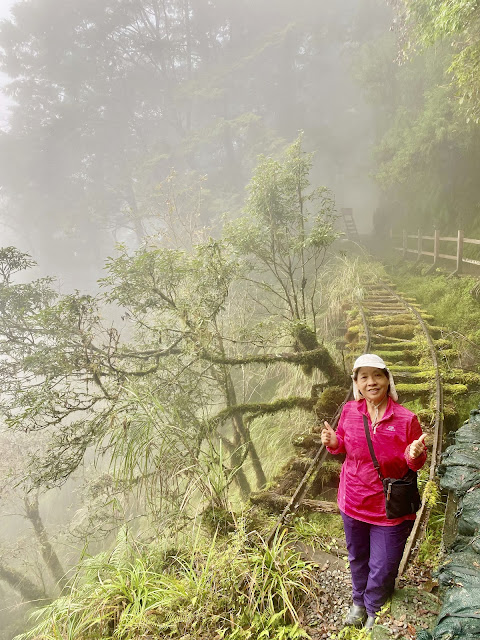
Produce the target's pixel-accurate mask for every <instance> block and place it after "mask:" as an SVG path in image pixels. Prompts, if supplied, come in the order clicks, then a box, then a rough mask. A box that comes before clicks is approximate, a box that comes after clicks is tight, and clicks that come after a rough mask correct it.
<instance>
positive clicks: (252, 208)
mask: <svg viewBox="0 0 480 640" xmlns="http://www.w3.org/2000/svg"><path fill="white" fill-rule="evenodd" d="M312 162H313V161H312V154H307V153H305V152H304V151H303V150H302V138H301V137H299V138H298V139H297V140H296V141H295V142H294V143H293V144H292V145H291V146H290V147H288V148H287V149H286V151H285V152H284V154H283V156H282V158H281V159H280V160H275V159H273V158H269V157H264V156H262V157H260V161H259V165H258V167H257V169H256V171H255V173H254V175H253V178H252V180H251V181H250V184H249V186H248V191H249V195H248V198H247V202H246V206H245V212H244V214H243V215H242V216H241V217H240V218H237V219H235V220H234V221H232V222H230V223H228V224H227V225H226V231H225V233H226V237H227V240H228V241H229V242H230V243H231V245H232V247H233V248H234V250H235V251H236V253H237V254H238V256H239V257H241V259H242V261H243V263H244V269H245V273H246V277H247V278H248V279H249V280H254V282H255V283H256V285H257V288H258V289H259V290H260V291H262V293H263V296H262V299H261V301H260V300H259V299H258V300H257V301H258V302H259V303H260V304H261V306H262V307H263V308H265V309H266V310H267V311H269V310H270V312H271V313H272V312H273V310H274V309H277V313H278V312H279V311H280V313H281V314H282V315H283V316H284V317H285V318H286V319H288V320H290V321H292V322H293V323H294V324H293V331H294V332H295V331H296V332H297V333H298V327H299V326H300V325H302V323H303V326H304V327H305V329H306V328H307V327H308V326H309V325H310V326H311V327H312V328H313V331H314V332H315V330H316V314H317V308H318V302H319V301H318V295H319V282H317V280H318V279H319V277H320V270H321V268H322V265H323V262H324V260H325V252H326V249H327V248H328V247H329V246H330V245H331V244H332V242H333V241H334V240H335V239H336V238H337V237H338V232H336V231H335V228H334V220H335V214H334V202H333V198H332V195H331V194H330V193H329V192H328V190H327V189H326V188H324V187H322V188H320V189H310V181H309V174H310V171H311V168H312ZM309 189H310V190H309ZM252 271H253V273H252ZM255 271H256V273H255ZM257 295H258V294H257Z"/></svg>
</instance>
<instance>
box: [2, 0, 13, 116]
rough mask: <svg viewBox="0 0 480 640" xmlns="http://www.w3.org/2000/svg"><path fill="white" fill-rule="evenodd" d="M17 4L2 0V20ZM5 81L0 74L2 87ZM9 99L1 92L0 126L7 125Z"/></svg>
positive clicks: (9, 0) (11, 0)
mask: <svg viewBox="0 0 480 640" xmlns="http://www.w3.org/2000/svg"><path fill="white" fill-rule="evenodd" d="M13 4H15V0H0V20H3V19H4V18H8V17H9V15H10V7H11V6H12V5H13ZM4 82H5V77H4V76H3V75H2V74H0V87H1V85H2V84H3V83H4ZM7 104H8V102H7V99H6V98H5V96H4V95H3V93H1V92H0V127H3V126H4V125H5V122H6V119H7Z"/></svg>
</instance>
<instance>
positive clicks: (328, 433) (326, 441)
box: [321, 421, 338, 449]
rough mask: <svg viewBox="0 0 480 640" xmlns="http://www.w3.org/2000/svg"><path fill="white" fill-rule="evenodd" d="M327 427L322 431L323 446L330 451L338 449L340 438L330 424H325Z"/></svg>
mask: <svg viewBox="0 0 480 640" xmlns="http://www.w3.org/2000/svg"><path fill="white" fill-rule="evenodd" d="M323 424H324V425H325V427H324V428H323V429H322V433H321V438H322V444H323V445H325V446H326V447H330V449H336V448H337V447H338V438H337V436H336V435H335V431H334V430H333V429H332V427H331V426H330V425H329V424H328V422H327V421H325V422H324V423H323Z"/></svg>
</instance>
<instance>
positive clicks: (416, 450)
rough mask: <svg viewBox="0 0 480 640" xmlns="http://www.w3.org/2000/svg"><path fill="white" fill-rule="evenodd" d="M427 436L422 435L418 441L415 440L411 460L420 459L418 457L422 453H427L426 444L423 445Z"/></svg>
mask: <svg viewBox="0 0 480 640" xmlns="http://www.w3.org/2000/svg"><path fill="white" fill-rule="evenodd" d="M426 436H427V434H426V433H422V435H421V436H420V438H419V439H418V440H414V441H413V442H412V444H411V445H410V457H411V458H418V456H421V455H422V453H423V452H424V451H425V444H424V443H423V441H424V440H425V438H426Z"/></svg>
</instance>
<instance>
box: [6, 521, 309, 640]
mask: <svg viewBox="0 0 480 640" xmlns="http://www.w3.org/2000/svg"><path fill="white" fill-rule="evenodd" d="M119 540H120V541H119V543H118V545H117V547H116V549H115V550H114V551H113V552H112V554H110V556H108V555H105V554H103V555H101V556H98V557H96V558H92V559H91V560H87V561H85V562H84V564H83V567H82V568H81V569H80V570H79V572H78V574H77V576H76V578H75V580H74V581H73V584H72V588H71V590H70V592H69V594H68V595H67V596H65V597H64V598H61V599H58V600H56V601H55V602H53V603H52V604H51V605H49V606H47V607H45V608H44V609H42V610H41V611H39V612H37V613H36V614H35V618H36V620H37V621H38V622H37V625H36V626H35V627H34V628H33V629H32V630H31V631H29V632H28V633H26V634H23V635H22V636H18V640H28V639H30V638H36V637H41V638H42V640H58V638H60V637H62V638H63V637H68V639H69V640H90V639H92V640H93V639H94V638H98V637H108V638H112V639H116V640H133V639H134V638H138V637H139V636H141V635H142V634H145V635H149V634H155V635H158V634H165V635H168V637H172V638H186V637H194V635H192V636H191V635H190V634H197V635H202V634H204V633H208V631H210V632H214V631H215V632H216V633H221V635H220V636H219V637H224V638H231V639H232V638H235V639H237V640H240V639H242V640H243V639H245V640H246V639H247V638H254V637H255V638H259V637H262V638H265V639H268V640H281V639H284V640H296V639H297V638H300V637H308V636H306V634H305V633H304V632H303V631H302V630H301V629H300V628H299V625H298V616H297V613H296V607H297V606H298V604H299V603H300V602H301V600H302V598H303V597H304V596H305V595H306V594H308V593H309V584H311V582H312V577H311V573H310V567H309V565H308V564H306V563H305V562H303V561H302V560H301V559H300V557H299V555H298V554H297V553H296V552H294V551H292V550H291V548H290V546H289V545H290V541H289V539H288V538H287V537H286V535H285V534H284V533H282V534H279V535H278V536H277V537H276V538H275V539H274V541H273V543H272V545H271V546H270V547H268V545H267V544H266V543H265V541H264V540H263V539H262V538H261V537H259V536H258V534H256V533H254V534H246V533H245V532H244V530H243V529H242V528H241V527H240V528H238V529H237V530H236V531H235V532H234V533H233V534H232V535H231V536H230V537H229V538H228V541H227V542H226V543H224V544H223V545H222V546H220V545H219V544H217V541H216V538H215V537H214V539H213V541H212V542H211V544H210V546H209V547H207V548H206V549H205V550H204V549H203V548H201V546H199V544H197V545H196V546H195V548H194V550H193V551H192V553H191V555H190V556H185V555H182V554H176V555H173V556H172V555H171V554H170V555H165V554H164V559H163V560H161V556H159V554H158V553H157V552H156V550H155V548H154V547H152V548H150V549H149V548H148V547H145V548H144V549H143V550H142V549H140V548H135V547H134V546H132V543H131V541H130V540H128V539H127V538H126V533H125V531H123V532H122V533H121V535H120V537H119ZM255 634H258V635H255Z"/></svg>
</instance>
